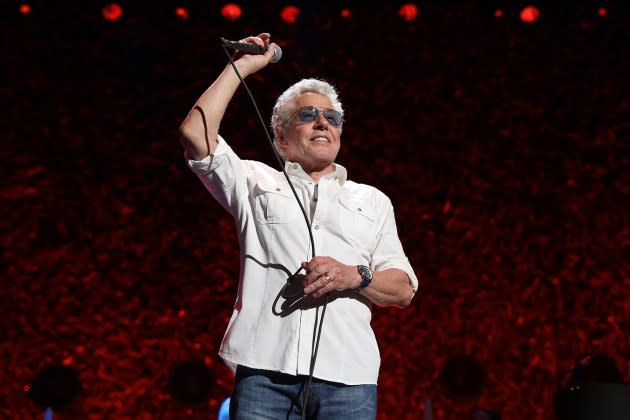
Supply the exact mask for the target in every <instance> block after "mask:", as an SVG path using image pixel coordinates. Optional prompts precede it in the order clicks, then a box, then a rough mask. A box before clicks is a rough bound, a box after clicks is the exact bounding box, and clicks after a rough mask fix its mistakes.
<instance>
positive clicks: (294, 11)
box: [280, 5, 300, 24]
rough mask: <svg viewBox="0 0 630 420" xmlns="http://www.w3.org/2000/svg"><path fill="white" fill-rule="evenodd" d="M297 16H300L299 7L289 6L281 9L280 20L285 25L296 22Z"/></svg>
mask: <svg viewBox="0 0 630 420" xmlns="http://www.w3.org/2000/svg"><path fill="white" fill-rule="evenodd" d="M299 14H300V9H299V7H297V6H293V5H289V6H285V7H283V8H282V10H281V11H280V18H281V19H282V20H283V21H285V22H286V23H291V24H293V23H295V22H297V19H298V16H299Z"/></svg>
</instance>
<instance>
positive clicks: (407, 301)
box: [397, 290, 413, 309]
mask: <svg viewBox="0 0 630 420" xmlns="http://www.w3.org/2000/svg"><path fill="white" fill-rule="evenodd" d="M412 300H413V290H412V291H410V292H409V293H405V294H404V295H403V296H401V299H400V301H399V302H398V305H397V306H398V307H399V308H401V309H404V308H407V307H409V306H410V305H411V301H412Z"/></svg>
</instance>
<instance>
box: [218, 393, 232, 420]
mask: <svg viewBox="0 0 630 420" xmlns="http://www.w3.org/2000/svg"><path fill="white" fill-rule="evenodd" d="M218 420H230V397H227V398H226V399H225V400H224V401H223V403H221V407H220V408H219V417H218Z"/></svg>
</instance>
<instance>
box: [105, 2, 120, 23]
mask: <svg viewBox="0 0 630 420" xmlns="http://www.w3.org/2000/svg"><path fill="white" fill-rule="evenodd" d="M122 13H123V10H122V7H120V6H119V5H118V3H107V4H106V5H105V6H103V17H104V18H105V19H106V20H111V21H115V20H118V19H120V17H121V16H122Z"/></svg>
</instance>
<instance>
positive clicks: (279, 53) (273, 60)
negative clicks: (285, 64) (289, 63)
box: [269, 44, 282, 63]
mask: <svg viewBox="0 0 630 420" xmlns="http://www.w3.org/2000/svg"><path fill="white" fill-rule="evenodd" d="M273 48H274V49H273V57H271V60H270V61H269V62H270V63H277V62H278V61H280V59H281V58H282V49H281V48H280V46H279V45H278V44H275V45H274V46H273Z"/></svg>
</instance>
